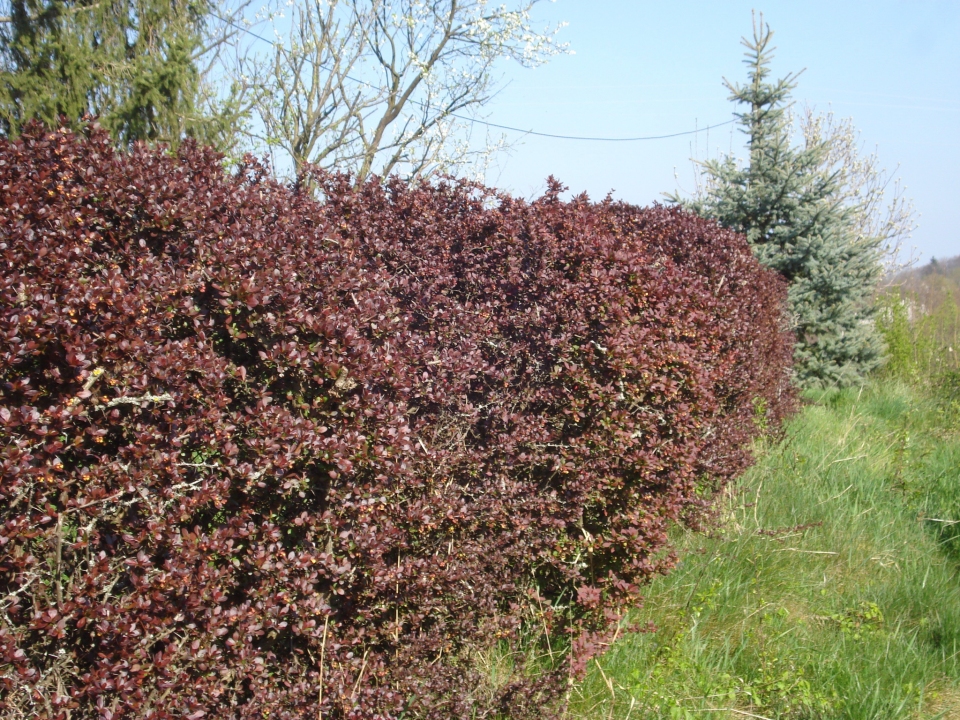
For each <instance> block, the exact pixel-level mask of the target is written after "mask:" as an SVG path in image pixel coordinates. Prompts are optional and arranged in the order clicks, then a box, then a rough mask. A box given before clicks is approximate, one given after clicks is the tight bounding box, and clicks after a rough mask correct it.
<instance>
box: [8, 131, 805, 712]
mask: <svg viewBox="0 0 960 720" xmlns="http://www.w3.org/2000/svg"><path fill="white" fill-rule="evenodd" d="M311 188H312V189H311V190H310V191H306V190H300V189H296V188H293V189H291V188H287V187H284V186H281V185H280V184H278V183H276V182H273V181H271V180H269V179H268V178H266V177H265V175H264V172H263V171H262V170H261V169H259V168H258V167H257V166H256V165H253V164H251V165H249V166H247V167H246V168H243V169H241V170H240V171H239V172H237V173H236V174H234V175H229V174H226V173H225V172H224V171H223V169H222V167H221V165H220V161H219V158H218V157H216V156H215V155H214V154H213V153H212V152H209V151H205V150H200V149H197V148H196V147H192V146H189V145H188V146H185V147H184V148H182V149H181V150H180V151H179V153H178V154H177V155H176V156H171V155H169V154H167V153H165V152H163V151H154V150H148V149H145V148H142V147H137V148H134V149H133V150H132V151H131V152H130V153H116V152H115V151H114V150H113V149H112V148H111V146H110V143H109V140H108V138H107V137H106V136H105V134H103V133H102V132H100V131H99V130H97V129H95V128H94V129H90V130H88V132H87V136H86V137H84V136H76V135H73V134H71V133H69V132H66V131H59V132H46V131H43V130H40V129H39V128H36V127H35V128H33V129H32V130H31V131H29V132H27V133H25V134H24V135H23V136H22V138H21V139H20V140H18V141H16V142H8V141H2V142H0V262H2V263H3V264H2V275H0V336H2V339H3V341H2V345H0V383H2V385H0V392H2V399H0V427H2V428H3V431H2V435H0V445H2V450H0V452H2V458H0V461H2V485H0V503H2V507H0V709H2V711H3V714H4V716H5V717H11V718H12V717H18V716H24V717H26V716H34V717H62V718H67V717H71V718H87V717H103V718H109V717H113V718H141V717H143V718H147V717H151V718H183V717H186V718H191V719H195V718H200V717H219V718H224V719H226V718H254V717H256V718H260V719H262V718H264V717H267V716H268V715H269V716H270V717H272V718H291V719H292V718H302V717H320V714H319V713H320V712H321V711H322V717H323V718H330V719H332V718H389V717H397V716H399V715H400V714H401V713H405V715H404V716H405V717H434V718H436V717H451V718H452V717H488V716H492V715H496V714H497V713H500V714H501V715H502V716H508V717H515V718H539V717H544V716H547V715H548V714H549V713H550V712H551V711H552V710H556V709H557V708H558V707H559V706H560V704H561V703H562V695H563V692H564V690H565V689H566V679H567V676H568V674H569V673H570V672H576V671H577V670H578V669H581V668H582V667H583V663H584V662H585V659H586V658H588V657H589V656H590V655H591V653H594V652H596V651H597V649H598V647H599V645H598V643H599V642H601V641H602V640H603V639H604V638H606V637H608V635H609V633H610V630H611V628H612V627H613V624H614V623H615V621H616V620H617V618H618V617H619V616H620V613H621V611H622V610H623V609H624V608H626V607H628V606H629V605H630V604H631V603H636V602H637V601H638V598H639V588H640V585H641V584H642V583H643V582H644V581H645V580H646V579H647V578H649V577H650V576H651V574H653V573H655V572H658V571H661V570H663V569H666V568H667V567H668V566H669V563H670V558H669V554H668V552H667V550H668V548H667V537H666V532H667V529H668V527H669V526H670V524H671V523H672V522H674V521H676V520H678V519H683V518H684V517H686V516H688V515H689V514H690V513H691V512H693V513H696V512H698V511H699V510H701V509H702V508H703V506H704V502H705V501H704V500H703V498H704V497H706V496H707V494H708V493H707V491H708V490H709V489H715V488H717V487H719V486H720V485H722V484H723V483H724V482H725V481H727V480H729V479H730V478H732V477H734V476H735V475H736V474H737V473H739V472H740V471H742V470H743V468H744V467H745V466H746V465H747V463H748V462H749V453H748V450H747V442H748V441H749V440H750V439H751V437H753V436H754V435H755V434H756V432H757V423H756V417H755V415H756V409H757V408H758V407H760V408H761V409H762V410H763V411H764V412H766V413H767V415H768V417H769V419H770V420H771V421H774V422H775V421H776V420H778V419H779V417H780V416H781V415H782V414H783V412H784V411H785V410H787V409H788V408H789V406H790V404H791V402H792V395H791V392H790V389H789V382H788V377H789V362H790V356H791V346H790V341H789V338H788V337H787V336H786V335H785V334H784V332H783V331H782V320H781V306H782V304H783V300H784V288H783V284H782V283H781V282H780V280H779V279H778V278H777V277H776V276H775V275H774V274H772V273H771V272H768V271H766V270H764V269H762V268H761V267H760V266H759V265H758V264H757V262H755V261H754V259H753V258H752V256H751V254H750V250H749V248H748V247H747V245H746V243H745V241H744V240H743V238H742V237H740V236H737V235H734V234H732V233H729V232H726V231H723V230H720V229H718V228H717V227H716V226H715V225H713V224H711V223H708V222H705V221H703V220H699V219H697V218H695V217H692V216H690V215H687V214H685V213H683V212H681V211H679V210H668V209H665V208H662V207H655V208H652V209H648V210H640V209H637V208H633V207H630V206H626V205H622V204H617V203H613V202H603V203H599V204H595V203H591V202H589V201H588V200H587V199H586V198H577V199H574V200H573V201H571V202H562V201H560V199H559V198H558V195H559V192H560V188H559V187H558V186H556V185H555V184H553V185H551V187H550V190H549V191H548V192H547V194H546V195H545V196H544V197H543V198H541V199H539V200H537V201H535V202H533V203H527V202H524V201H521V200H516V199H512V198H509V197H505V196H501V195H497V194H494V193H493V192H492V191H489V190H487V189H485V188H482V187H478V186H476V185H471V184H467V183H457V182H452V181H451V182H446V183H440V184H437V185H414V186H409V185H406V184H404V183H401V182H399V181H390V182H388V183H386V184H384V185H381V184H378V183H377V182H376V181H371V182H369V183H367V184H365V185H364V186H362V187H361V188H359V189H355V188H353V187H352V185H351V181H350V179H349V178H345V177H337V176H326V175H319V174H318V175H317V176H316V177H314V178H313V179H312V180H311ZM317 194H319V196H320V197H322V198H323V199H322V200H319V201H318V200H316V199H314V198H315V196H316V195H317ZM534 621H535V622H536V626H535V627H536V628H539V629H540V631H541V632H542V631H544V630H546V633H544V637H543V638H542V641H543V642H544V644H545V645H546V643H548V642H549V643H550V645H549V648H548V649H549V651H550V652H551V654H553V653H558V657H557V658H555V662H554V663H553V664H551V665H549V666H548V667H546V668H544V669H543V670H542V672H540V673H538V674H536V675H535V676H532V677H531V676H527V675H525V674H524V673H523V672H522V671H518V672H517V673H515V675H514V677H513V678H512V679H511V680H510V681H508V682H504V683H500V684H497V683H494V682H492V681H491V679H490V678H485V677H484V675H483V672H482V668H480V667H478V664H477V662H476V659H477V654H476V653H477V651H478V650H480V649H484V648H490V647H493V646H494V645H496V644H497V643H498V642H499V643H502V644H503V645H504V647H506V648H510V647H516V645H517V642H518V637H519V635H520V634H521V633H522V632H523V628H524V627H527V628H528V631H529V628H530V623H532V622H534ZM564 649H566V650H567V651H566V652H564ZM560 658H563V659H560Z"/></svg>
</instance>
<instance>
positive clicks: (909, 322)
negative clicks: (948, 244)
mask: <svg viewBox="0 0 960 720" xmlns="http://www.w3.org/2000/svg"><path fill="white" fill-rule="evenodd" d="M884 286H885V287H884V289H883V292H884V294H886V295H887V298H889V297H890V294H892V295H893V296H894V297H896V296H897V295H899V297H900V301H901V302H899V303H896V304H895V305H890V304H888V301H887V302H884V301H882V300H881V315H880V318H879V322H880V323H881V324H882V325H884V326H885V327H886V333H885V334H886V336H887V344H888V350H889V351H890V362H891V364H894V365H897V364H899V365H901V366H902V367H904V368H907V367H912V368H914V370H916V371H919V372H921V373H926V374H927V375H934V374H937V373H939V372H941V371H943V370H952V371H957V370H960V256H957V257H953V258H950V259H949V260H931V261H930V262H929V263H927V264H926V265H922V266H921V267H918V268H911V269H910V270H905V271H903V272H901V273H898V274H897V275H895V276H894V277H892V278H890V279H889V280H888V281H887V282H886V283H884ZM898 306H899V308H900V309H899V310H898V309H897V307H898ZM884 308H885V309H884ZM900 313H902V315H901V317H902V318H903V321H904V322H905V323H906V325H903V326H900V327H899V329H898V323H897V320H896V317H897V316H898V315H899V314H900ZM898 333H904V334H903V335H901V336H900V340H898V339H897V336H898Z"/></svg>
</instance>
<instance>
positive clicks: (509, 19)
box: [239, 0, 564, 182]
mask: <svg viewBox="0 0 960 720" xmlns="http://www.w3.org/2000/svg"><path fill="white" fill-rule="evenodd" d="M538 1H539V0H522V1H521V3H520V5H519V7H517V8H516V9H512V10H511V9H508V8H506V7H505V6H496V7H494V6H491V5H490V4H489V0H433V1H432V2H423V1H422V0H326V1H323V2H321V1H320V0H312V2H309V3H307V4H305V5H303V6H299V7H297V8H295V9H294V10H293V13H294V16H293V18H292V22H291V23H290V25H289V28H290V29H289V31H288V32H287V33H286V34H285V35H284V36H283V37H282V39H280V40H278V41H277V42H276V43H275V44H274V48H273V49H272V52H271V57H270V58H269V59H266V58H264V57H263V56H262V55H261V56H260V57H258V58H255V57H251V58H250V59H244V60H243V61H241V63H240V64H239V69H240V73H239V76H240V77H239V79H241V80H242V81H243V82H244V83H245V84H246V86H247V87H248V88H250V90H251V91H252V92H253V94H254V95H255V98H256V100H255V102H254V103H253V107H254V110H255V113H256V116H257V122H256V129H255V130H252V131H250V132H249V133H248V135H249V137H250V138H252V139H256V140H257V142H258V143H261V144H265V145H267V147H268V148H271V149H279V150H282V151H283V152H284V154H285V155H286V156H287V157H289V160H290V161H291V163H292V166H293V167H292V169H293V170H295V171H298V172H299V171H300V170H301V169H302V168H303V166H304V165H305V164H307V163H312V164H318V165H322V166H325V167H328V168H331V169H336V170H348V171H352V172H354V173H355V174H356V176H357V180H358V182H361V181H363V179H364V178H366V177H367V176H368V175H370V174H371V173H378V174H380V175H385V174H389V173H392V172H402V173H404V174H406V175H407V176H408V177H411V178H412V177H418V176H422V175H427V174H430V173H432V172H437V171H444V172H447V171H453V170H455V169H457V168H462V167H465V166H467V165H469V164H470V163H471V162H474V161H475V160H477V159H478V158H483V157H486V156H488V155H489V154H490V152H492V151H493V150H494V149H497V148H499V147H500V146H501V145H502V143H496V144H490V143H489V142H488V143H487V145H486V147H484V148H481V149H477V148H475V147H474V148H471V146H470V143H469V142H468V140H469V135H468V132H465V131H467V130H468V123H465V122H464V121H463V120H460V119H457V118H454V117H452V116H453V115H454V114H455V113H459V112H474V111H476V110H478V109H480V108H482V107H483V105H484V104H485V103H486V102H488V100H489V99H490V98H491V97H492V95H493V93H492V92H491V88H492V85H493V79H492V70H493V66H494V63H495V62H496V61H497V60H499V59H502V58H510V59H513V60H515V61H517V62H520V63H521V64H524V65H526V66H533V65H537V64H540V63H542V62H544V61H545V60H546V59H547V58H548V57H550V56H551V55H553V54H556V53H558V52H562V51H563V50H564V48H563V47H562V46H560V45H558V44H556V43H555V42H554V35H555V32H556V31H555V30H554V31H552V32H540V33H538V32H536V31H534V30H533V29H532V28H531V23H530V19H529V14H530V10H531V8H532V7H533V6H534V5H535V4H536V3H537V2H538ZM278 37H279V35H278ZM278 169H279V170H281V171H282V170H283V168H278Z"/></svg>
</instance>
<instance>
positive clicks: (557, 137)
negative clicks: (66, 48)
mask: <svg viewBox="0 0 960 720" xmlns="http://www.w3.org/2000/svg"><path fill="white" fill-rule="evenodd" d="M210 14H211V15H213V17H215V18H216V19H217V20H219V21H220V22H222V23H225V24H227V25H229V26H230V27H232V28H234V29H236V30H239V31H240V32H243V33H246V34H247V35H249V36H250V37H252V38H255V39H257V40H260V41H261V42H265V43H267V45H270V46H271V47H274V48H275V47H277V43H276V42H274V41H273V40H270V39H269V38H265V37H264V36H263V35H258V34H257V33H255V32H253V31H252V30H250V29H249V28H245V27H243V26H242V25H238V24H237V23H235V22H234V21H233V20H229V19H227V18H225V17H221V16H220V15H218V14H216V13H210ZM310 64H311V65H317V67H320V68H322V69H324V70H327V69H328V68H325V67H323V65H319V64H317V63H313V62H312V61H310ZM346 78H347V79H348V80H353V81H354V82H356V83H360V84H361V85H366V86H367V87H370V88H373V89H375V90H376V89H377V87H376V86H375V85H373V84H371V83H368V82H366V81H365V80H360V79H358V78H355V77H351V76H350V75H347V76H346ZM410 102H412V103H413V104H415V105H419V106H420V107H424V104H423V103H421V102H419V101H417V100H413V99H411V100H410ZM447 117H454V118H457V120H463V121H465V122H468V123H474V124H477V125H485V126H486V127H492V128H497V129H498V130H509V131H511V132H518V133H523V134H524V135H534V136H536V137H545V138H553V139H555V140H586V141H589V142H639V141H642V140H666V139H667V138H675V137H681V136H682V135H695V134H696V133H701V132H705V131H707V130H713V129H714V128H718V127H723V126H724V125H730V124H731V123H734V122H736V121H737V118H733V119H732V120H727V121H726V122H722V123H717V124H716V125H707V126H706V127H702V128H697V129H695V130H684V131H683V132H676V133H670V134H668V135H645V136H643V137H620V138H612V137H585V136H582V135H554V134H553V133H544V132H537V131H535V130H524V129H523V128H518V127H512V126H510V125H498V124H497V123H492V122H487V121H486V120H479V119H477V118H471V117H467V116H465V115H457V114H456V113H447Z"/></svg>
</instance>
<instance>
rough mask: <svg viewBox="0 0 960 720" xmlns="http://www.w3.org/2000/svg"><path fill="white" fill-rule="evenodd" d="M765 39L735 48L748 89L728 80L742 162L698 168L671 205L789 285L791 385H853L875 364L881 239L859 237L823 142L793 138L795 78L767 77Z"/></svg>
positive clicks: (841, 177) (757, 28) (760, 33)
mask: <svg viewBox="0 0 960 720" xmlns="http://www.w3.org/2000/svg"><path fill="white" fill-rule="evenodd" d="M772 36H773V33H772V32H771V30H770V28H769V26H767V25H765V24H764V23H763V19H762V16H761V18H760V20H759V22H755V23H754V32H753V38H752V39H747V38H744V39H743V41H742V42H743V45H744V46H745V47H746V48H747V51H746V53H745V55H746V60H745V62H746V64H747V65H748V67H749V71H750V72H749V74H750V77H749V82H748V83H746V84H744V85H740V84H734V83H731V82H729V81H726V86H727V88H728V89H729V90H730V93H731V95H730V99H731V100H733V101H734V102H736V103H737V104H738V105H741V106H743V107H744V109H743V111H742V112H738V113H736V116H737V118H738V120H739V123H740V126H741V129H742V131H743V132H744V133H745V134H746V136H747V148H748V151H749V155H748V158H749V160H748V163H746V164H742V163H739V162H738V161H737V160H735V159H734V158H733V157H731V156H727V157H724V158H722V159H720V160H708V161H705V162H703V163H700V165H701V170H702V178H703V180H704V184H703V188H702V191H701V192H700V194H699V196H698V197H696V198H695V199H694V200H692V201H681V200H680V198H679V197H677V196H676V195H674V196H672V197H671V198H670V199H671V200H673V201H679V202H683V203H684V204H685V205H687V206H688V207H690V208H691V209H693V210H694V211H696V212H698V213H700V214H701V215H703V216H705V217H711V218H714V219H716V220H717V221H718V222H719V223H720V224H721V225H723V226H724V227H728V228H731V229H733V230H737V231H739V232H742V233H744V234H745V235H746V236H747V239H748V240H749V242H750V245H751V246H752V248H753V250H754V253H755V254H756V256H757V258H758V259H759V260H760V261H761V262H762V263H763V264H764V265H766V266H768V267H770V268H773V269H774V270H777V271H778V272H780V273H781V274H782V275H783V276H784V277H785V278H786V279H787V281H788V283H789V303H790V311H791V315H792V318H791V320H792V324H793V329H794V332H795V333H796V336H797V348H796V358H795V360H796V377H797V381H798V382H799V383H800V384H801V385H802V386H807V387H816V386H820V387H823V386H846V385H853V384H857V383H860V382H862V381H863V378H864V376H865V375H866V374H867V373H869V372H870V371H871V370H873V369H874V368H876V367H877V366H878V365H879V364H880V362H881V360H882V354H883V344H882V341H881V339H880V336H879V333H878V332H877V330H876V328H875V326H874V322H873V315H874V308H873V304H872V297H873V294H874V289H875V287H876V284H877V282H878V280H879V279H880V277H881V275H882V273H883V258H884V251H885V241H886V239H887V238H885V237H883V236H881V235H877V236H869V235H867V234H865V233H864V223H863V222H861V219H862V212H863V210H864V208H863V207H862V206H860V205H858V202H857V199H856V197H857V194H856V193H851V192H849V188H846V187H845V181H846V177H847V175H846V173H845V172H844V169H843V168H842V167H838V166H837V165H836V163H835V162H833V161H832V155H831V152H830V145H829V143H830V139H829V138H826V139H824V138H821V137H815V136H814V137H810V136H808V138H807V141H806V142H805V143H802V144H795V143H794V142H793V141H792V137H793V123H792V118H791V115H790V105H791V103H790V93H791V91H792V90H793V89H794V87H796V77H797V75H796V74H794V75H788V76H787V77H784V78H782V79H779V80H771V79H770V67H769V65H770V61H771V59H772V56H773V55H772V53H773V48H772V47H771V46H770V41H771V38H772Z"/></svg>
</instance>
